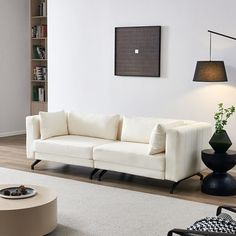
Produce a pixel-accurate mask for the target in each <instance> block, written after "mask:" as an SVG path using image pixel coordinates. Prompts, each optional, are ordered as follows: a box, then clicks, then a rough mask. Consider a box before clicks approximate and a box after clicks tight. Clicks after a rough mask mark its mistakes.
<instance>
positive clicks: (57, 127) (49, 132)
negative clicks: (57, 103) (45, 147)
mask: <svg viewBox="0 0 236 236" xmlns="http://www.w3.org/2000/svg"><path fill="white" fill-rule="evenodd" d="M39 120H40V133H41V139H47V138H50V137H54V136H60V135H67V134H68V129H67V117H66V113H65V112H64V111H58V112H39Z"/></svg>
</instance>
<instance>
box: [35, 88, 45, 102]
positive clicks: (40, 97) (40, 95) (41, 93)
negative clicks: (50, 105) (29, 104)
mask: <svg viewBox="0 0 236 236" xmlns="http://www.w3.org/2000/svg"><path fill="white" fill-rule="evenodd" d="M32 100H33V101H37V102H45V88H44V87H40V86H33V90H32Z"/></svg>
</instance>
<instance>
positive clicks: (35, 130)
mask: <svg viewBox="0 0 236 236" xmlns="http://www.w3.org/2000/svg"><path fill="white" fill-rule="evenodd" d="M39 138H40V126H39V116H38V115H36V116H27V117H26V156H27V158H30V159H34V148H33V145H34V140H36V139H39Z"/></svg>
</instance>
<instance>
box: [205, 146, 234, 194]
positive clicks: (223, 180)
mask: <svg viewBox="0 0 236 236" xmlns="http://www.w3.org/2000/svg"><path fill="white" fill-rule="evenodd" d="M202 161H203V162H204V164H205V165H206V166H207V167H208V168H210V169H211V170H213V172H212V173H211V174H209V175H207V176H206V177H205V178H204V179H203V182H202V192H203V193H207V194H210V195H216V196H232V195H235V194H236V180H235V179H234V178H233V176H231V175H230V174H228V173H227V171H228V170H230V169H232V168H233V167H234V166H235V165H236V151H231V150H228V151H227V152H226V153H215V151H214V150H213V149H206V150H203V151H202Z"/></svg>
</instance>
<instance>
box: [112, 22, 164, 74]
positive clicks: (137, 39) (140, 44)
mask: <svg viewBox="0 0 236 236" xmlns="http://www.w3.org/2000/svg"><path fill="white" fill-rule="evenodd" d="M160 52H161V26H144V27H141V26H140V27H116V28H115V75H121V76H150V77H160V55H161V54H160Z"/></svg>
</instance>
